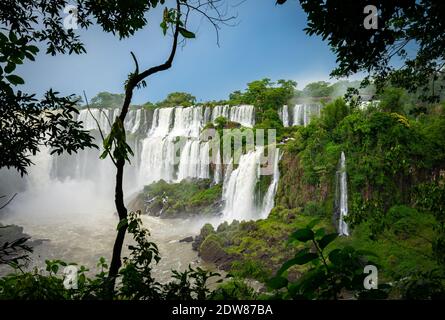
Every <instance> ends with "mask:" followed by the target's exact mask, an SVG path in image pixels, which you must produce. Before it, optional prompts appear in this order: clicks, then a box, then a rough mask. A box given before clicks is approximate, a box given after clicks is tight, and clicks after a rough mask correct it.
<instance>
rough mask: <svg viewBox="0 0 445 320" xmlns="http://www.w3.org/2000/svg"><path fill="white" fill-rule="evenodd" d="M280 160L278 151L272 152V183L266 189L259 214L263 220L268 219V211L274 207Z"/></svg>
mask: <svg viewBox="0 0 445 320" xmlns="http://www.w3.org/2000/svg"><path fill="white" fill-rule="evenodd" d="M280 159H281V155H280V150H279V149H275V150H274V162H273V178H272V183H271V184H270V185H269V188H268V189H267V193H266V195H265V196H264V199H263V207H262V212H261V218H262V219H265V218H267V217H268V215H269V213H270V211H271V210H272V209H273V207H274V206H275V194H276V192H277V188H278V182H279V180H280V170H279V167H278V165H279V162H280Z"/></svg>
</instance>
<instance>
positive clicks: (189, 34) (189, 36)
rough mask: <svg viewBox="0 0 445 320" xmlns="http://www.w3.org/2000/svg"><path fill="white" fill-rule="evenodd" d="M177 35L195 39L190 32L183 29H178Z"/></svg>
mask: <svg viewBox="0 0 445 320" xmlns="http://www.w3.org/2000/svg"><path fill="white" fill-rule="evenodd" d="M178 30H179V33H180V34H181V35H182V36H183V37H184V38H187V39H193V38H196V36H195V34H194V33H193V32H190V31H188V30H186V29H184V28H181V27H179V29H178Z"/></svg>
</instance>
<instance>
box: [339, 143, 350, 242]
mask: <svg viewBox="0 0 445 320" xmlns="http://www.w3.org/2000/svg"><path fill="white" fill-rule="evenodd" d="M337 175H338V178H339V183H338V187H339V188H340V190H339V197H340V199H339V211H340V213H339V222H338V233H339V234H340V235H342V236H349V228H348V225H347V223H346V222H345V221H344V218H345V217H346V216H347V215H348V184H347V175H346V157H345V153H344V152H342V153H341V156H340V164H339V171H338V172H337Z"/></svg>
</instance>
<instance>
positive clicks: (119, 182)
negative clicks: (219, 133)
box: [106, 0, 181, 299]
mask: <svg viewBox="0 0 445 320" xmlns="http://www.w3.org/2000/svg"><path fill="white" fill-rule="evenodd" d="M176 10H177V12H178V18H177V21H176V25H175V32H174V35H173V45H172V49H171V52H170V55H169V57H168V59H167V61H165V62H164V63H163V64H160V65H158V66H155V67H152V68H149V69H147V70H144V71H143V72H141V73H139V66H138V63H137V60H136V57H135V56H134V55H133V53H132V56H133V59H134V61H135V64H136V70H135V73H134V76H133V77H131V78H130V79H129V81H128V83H127V85H126V89H125V100H124V104H123V106H122V111H121V113H120V115H119V118H120V120H121V121H122V123H125V117H126V116H127V113H128V109H129V108H130V103H131V100H132V98H133V90H134V88H136V87H137V86H138V84H139V83H141V82H142V81H143V80H144V79H145V78H147V77H149V76H151V75H153V74H155V73H157V72H160V71H164V70H167V69H169V68H170V67H171V66H172V62H173V59H174V57H175V54H176V49H177V47H178V37H179V27H180V23H181V21H180V13H181V8H180V1H179V0H176ZM110 156H111V155H110ZM115 165H116V168H117V173H116V188H115V199H114V202H115V205H116V210H117V213H118V215H119V222H120V221H122V220H123V219H127V216H128V212H127V208H125V204H124V191H123V177H124V166H125V159H124V158H121V159H115ZM127 228H128V225H127V224H126V223H125V224H122V225H121V226H120V228H119V229H118V231H117V236H116V240H115V242H114V247H113V256H112V258H111V264H110V271H109V273H108V280H107V288H106V289H107V294H108V298H109V299H113V296H114V287H115V284H116V278H117V275H118V273H119V269H120V267H121V265H122V262H121V254H122V247H123V245H124V240H125V233H126V232H127Z"/></svg>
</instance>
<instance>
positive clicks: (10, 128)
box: [0, 0, 94, 175]
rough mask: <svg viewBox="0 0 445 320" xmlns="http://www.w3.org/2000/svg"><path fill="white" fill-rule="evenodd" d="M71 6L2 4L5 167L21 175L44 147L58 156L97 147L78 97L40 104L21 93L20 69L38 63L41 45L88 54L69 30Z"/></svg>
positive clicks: (0, 97)
mask: <svg viewBox="0 0 445 320" xmlns="http://www.w3.org/2000/svg"><path fill="white" fill-rule="evenodd" d="M65 5H66V1H60V0H56V1H28V0H19V1H2V3H1V4H0V26H1V30H2V32H1V33H0V153H1V155H2V156H1V158H0V168H3V167H6V168H13V169H16V170H17V171H18V172H20V174H21V175H24V174H26V173H27V167H28V166H29V165H31V164H32V160H31V155H35V154H36V153H37V152H38V151H39V148H40V147H41V146H47V147H50V148H52V151H51V152H52V153H58V154H60V153H62V152H63V151H67V152H68V153H71V152H76V151H77V150H79V149H84V148H86V147H92V146H94V143H93V140H92V139H93V138H92V137H91V136H90V135H89V134H88V133H87V132H86V131H84V130H83V129H82V127H81V125H80V123H79V122H77V121H75V120H74V117H73V114H74V113H76V112H78V111H77V109H76V108H74V105H75V104H76V102H77V101H76V97H75V96H68V97H60V96H59V95H58V93H57V92H54V91H53V90H49V91H48V92H47V93H46V94H45V95H44V97H43V99H41V100H38V99H37V98H36V97H35V95H34V94H27V93H24V92H22V91H21V90H17V89H16V87H17V86H19V85H22V84H24V83H25V80H24V79H23V78H22V77H20V76H19V75H17V73H16V67H17V65H21V64H23V63H25V62H27V61H34V60H35V58H36V55H37V53H38V52H39V48H38V47H37V45H38V44H39V43H41V44H44V45H46V52H47V53H48V54H52V55H55V54H57V53H77V54H78V53H82V52H84V51H85V49H84V47H83V45H82V44H81V43H80V42H79V41H78V37H77V36H76V35H75V34H74V33H73V30H65V29H64V28H63V23H62V20H61V17H60V16H59V10H60V9H61V8H63V7H64V6H65ZM37 12H38V13H37ZM40 20H41V21H43V22H44V23H43V24H41V23H40Z"/></svg>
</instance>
